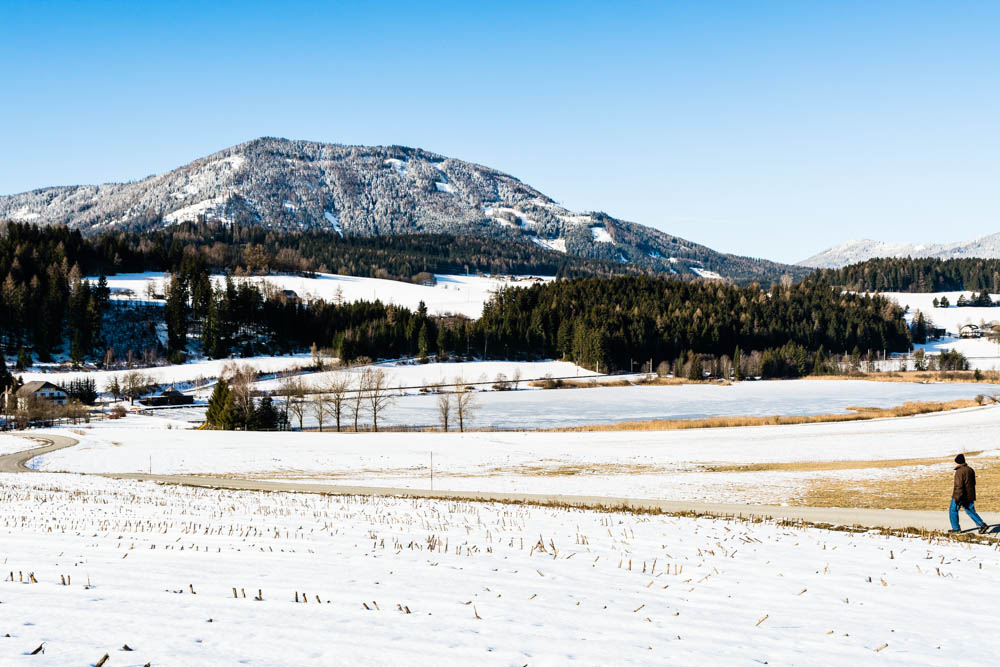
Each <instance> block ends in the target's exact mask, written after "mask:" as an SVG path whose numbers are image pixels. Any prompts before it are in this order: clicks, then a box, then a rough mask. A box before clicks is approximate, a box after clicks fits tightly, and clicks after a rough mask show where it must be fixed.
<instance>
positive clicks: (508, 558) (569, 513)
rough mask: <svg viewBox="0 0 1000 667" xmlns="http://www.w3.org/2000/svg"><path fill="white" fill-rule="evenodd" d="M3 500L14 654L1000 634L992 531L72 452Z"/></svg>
mask: <svg viewBox="0 0 1000 667" xmlns="http://www.w3.org/2000/svg"><path fill="white" fill-rule="evenodd" d="M0 507H2V510H0V513H2V514H3V515H4V516H3V527H2V528H0V535H2V538H0V556H2V558H3V563H4V566H3V573H4V581H3V582H2V583H0V601H2V606H0V632H2V633H3V634H4V638H3V639H2V640H0V662H2V663H4V664H15V663H17V664H20V662H26V663H29V662H30V664H32V665H68V664H95V663H96V662H97V661H98V660H99V659H100V658H101V657H102V656H103V655H104V654H105V653H107V654H109V655H110V656H111V657H110V660H109V661H108V663H107V664H108V665H110V666H114V665H122V664H126V665H143V664H146V663H151V664H185V665H206V666H212V665H234V664H250V665H290V664H317V665H334V664H343V665H348V664H350V665H356V664H433V665H469V664H474V663H481V664H487V665H518V666H519V665H524V664H528V665H556V664H568V663H572V664H579V665H631V664H643V665H648V664H686V665H695V664H710V665H720V664H725V665H730V664H732V665H744V664H817V663H823V664H852V665H854V664H879V665H882V664H899V665H913V664H928V665H949V666H950V665H984V664H992V662H993V661H994V660H995V657H996V655H995V647H994V646H993V644H992V642H991V641H990V640H989V637H990V636H991V633H992V631H993V625H994V623H995V618H996V604H995V602H994V601H993V598H992V596H991V594H990V593H989V591H992V590H995V589H996V588H997V587H998V586H1000V556H998V553H997V551H996V550H995V549H993V548H992V547H988V546H977V545H962V544H957V543H948V542H926V541H921V540H918V539H913V538H897V537H883V536H878V535H875V534H851V533H841V532H829V531H823V530H817V529H808V528H796V527H789V526H777V525H774V524H772V523H742V522H737V521H729V520H718V519H693V518H679V517H661V516H641V515H629V514H618V513H609V514H604V513H597V512H591V511H580V510H565V509H552V508H538V507H526V506H509V505H496V504H468V503H458V502H445V501H427V500H403V499H393V498H372V497H331V496H316V495H302V494H274V493H252V492H227V491H217V490H204V489H189V488H183V487H161V486H156V485H152V484H143V483H137V482H122V481H112V480H104V479H95V478H82V477H78V476H71V475H20V476H4V477H3V479H2V485H0ZM11 576H12V577H13V579H11ZM35 582H37V583H35ZM63 584H65V585H63ZM234 591H235V595H234ZM258 593H259V595H258ZM296 599H298V600H299V601H298V602H296ZM303 600H304V602H303ZM39 646H42V647H43V648H44V652H43V653H39V654H37V655H34V656H30V657H29V656H28V655H27V654H29V653H31V652H32V651H34V649H35V648H36V647H39ZM126 646H127V647H128V650H126V649H125V647H126Z"/></svg>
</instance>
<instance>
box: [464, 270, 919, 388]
mask: <svg viewBox="0 0 1000 667" xmlns="http://www.w3.org/2000/svg"><path fill="white" fill-rule="evenodd" d="M476 330H477V331H480V332H481V334H482V336H483V340H482V341H481V344H482V346H483V350H482V351H483V353H485V354H487V355H488V356H497V357H501V356H506V355H517V356H520V355H543V356H546V355H547V356H556V357H565V358H568V359H572V360H574V361H576V362H577V363H580V364H582V365H584V366H588V367H596V366H597V365H598V364H600V367H601V368H602V369H610V370H615V369H617V370H621V369H628V368H630V366H631V363H632V361H635V362H636V363H643V362H646V361H647V360H649V359H652V360H654V362H658V361H661V360H675V359H677V358H679V357H681V356H684V355H687V354H689V353H692V352H693V353H698V354H708V355H713V356H720V355H735V350H736V349H737V348H740V349H741V350H742V351H743V352H744V353H746V352H748V351H759V352H766V351H771V354H772V356H774V355H777V356H779V357H780V363H781V364H784V365H787V366H788V367H789V372H788V373H783V374H789V375H796V374H803V372H805V371H806V370H808V369H811V368H812V367H813V366H816V365H819V366H822V365H823V357H824V355H825V354H827V353H833V352H836V353H843V352H848V353H850V352H852V351H855V350H858V351H860V352H867V351H873V350H879V351H884V350H888V351H892V352H897V351H906V350H908V349H909V347H910V335H909V331H908V329H907V327H906V324H905V322H904V320H903V311H902V309H901V308H900V307H899V306H898V305H897V304H895V303H894V302H892V301H889V300H888V299H884V298H881V297H872V298H870V297H865V296H860V295H855V294H842V293H841V292H840V291H839V290H837V289H834V288H830V287H828V286H825V285H815V284H810V285H803V284H799V285H793V286H789V287H781V286H772V287H771V288H770V289H769V290H763V289H761V288H760V287H759V286H757V285H750V286H747V287H738V286H732V285H721V284H711V283H691V282H681V281H675V280H666V279H662V278H648V277H630V278H608V279H586V278H582V279H577V280H570V281H561V282H556V283H549V284H545V285H535V286H532V287H530V288H526V289H511V290H506V291H504V292H502V293H500V294H499V295H497V297H496V298H495V299H494V300H493V301H492V302H490V303H489V304H487V306H486V308H485V309H484V312H483V317H482V319H481V320H479V321H478V322H477V323H476ZM486 336H488V337H489V340H488V342H487V341H486V340H485V338H486ZM487 345H488V351H487V350H486V347H487ZM817 354H818V355H819V357H820V359H819V360H817ZM776 363H777V361H776ZM792 366H794V367H795V368H796V372H790V370H791V367H792ZM807 367H808V368H807Z"/></svg>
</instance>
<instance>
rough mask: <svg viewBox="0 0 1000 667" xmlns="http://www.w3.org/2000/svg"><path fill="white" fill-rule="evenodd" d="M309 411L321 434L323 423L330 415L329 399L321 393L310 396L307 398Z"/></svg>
mask: <svg viewBox="0 0 1000 667" xmlns="http://www.w3.org/2000/svg"><path fill="white" fill-rule="evenodd" d="M309 410H310V412H312V415H313V416H314V417H315V418H316V422H317V423H318V424H319V430H320V432H322V431H323V422H324V421H326V416H327V415H328V414H330V397H329V396H327V395H326V394H324V393H323V392H321V391H318V392H316V393H315V394H313V395H311V396H310V397H309Z"/></svg>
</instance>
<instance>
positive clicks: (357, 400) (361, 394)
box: [347, 373, 368, 433]
mask: <svg viewBox="0 0 1000 667" xmlns="http://www.w3.org/2000/svg"><path fill="white" fill-rule="evenodd" d="M367 390H368V388H367V387H366V386H365V374H364V373H362V374H361V382H360V384H359V386H358V387H357V389H355V390H354V393H353V394H352V395H351V396H350V398H349V399H348V400H347V410H348V411H349V412H350V413H351V417H352V418H353V419H354V432H355V433H357V432H358V418H359V417H360V416H361V413H362V412H364V409H365V407H366V404H365V392H366V391H367Z"/></svg>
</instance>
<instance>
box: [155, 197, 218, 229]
mask: <svg viewBox="0 0 1000 667" xmlns="http://www.w3.org/2000/svg"><path fill="white" fill-rule="evenodd" d="M225 204H226V198H225V197H215V198H213V199H206V200H204V201H200V202H198V203H197V204H191V205H190V206H185V207H184V208H179V209H177V210H176V211H174V212H173V213H168V214H167V215H165V216H163V221H164V222H167V223H170V224H176V223H178V222H191V221H194V220H197V219H198V217H199V216H204V217H206V218H210V217H218V215H216V214H217V213H221V209H222V208H223V207H224V206H225Z"/></svg>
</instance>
